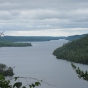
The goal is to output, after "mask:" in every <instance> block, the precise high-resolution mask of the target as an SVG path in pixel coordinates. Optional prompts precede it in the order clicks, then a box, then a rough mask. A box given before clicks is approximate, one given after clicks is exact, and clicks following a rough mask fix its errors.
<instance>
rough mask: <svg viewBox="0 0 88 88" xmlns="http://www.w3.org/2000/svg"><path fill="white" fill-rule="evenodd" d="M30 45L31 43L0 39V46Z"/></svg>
mask: <svg viewBox="0 0 88 88" xmlns="http://www.w3.org/2000/svg"><path fill="white" fill-rule="evenodd" d="M24 46H32V44H31V43H15V42H2V41H0V47H24Z"/></svg>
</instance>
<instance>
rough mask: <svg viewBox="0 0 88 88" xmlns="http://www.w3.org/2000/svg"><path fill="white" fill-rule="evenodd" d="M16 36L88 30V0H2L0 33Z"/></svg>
mask: <svg viewBox="0 0 88 88" xmlns="http://www.w3.org/2000/svg"><path fill="white" fill-rule="evenodd" d="M2 31H4V34H5V35H12V36H69V35H76V34H85V33H88V0H0V32H2Z"/></svg>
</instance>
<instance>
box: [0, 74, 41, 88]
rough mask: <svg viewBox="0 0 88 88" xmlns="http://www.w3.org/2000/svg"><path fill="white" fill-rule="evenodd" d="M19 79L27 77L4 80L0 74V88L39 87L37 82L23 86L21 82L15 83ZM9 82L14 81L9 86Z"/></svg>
mask: <svg viewBox="0 0 88 88" xmlns="http://www.w3.org/2000/svg"><path fill="white" fill-rule="evenodd" d="M19 78H23V79H27V77H14V78H12V79H10V80H6V79H5V77H4V76H3V75H1V74H0V88H28V86H29V88H34V87H35V86H39V85H41V83H40V82H38V81H37V82H34V83H31V84H27V85H24V86H23V85H22V82H19V81H17V79H19ZM31 79H32V78H31ZM33 79H34V78H33ZM11 80H14V84H13V85H11ZM34 80H37V79H34Z"/></svg>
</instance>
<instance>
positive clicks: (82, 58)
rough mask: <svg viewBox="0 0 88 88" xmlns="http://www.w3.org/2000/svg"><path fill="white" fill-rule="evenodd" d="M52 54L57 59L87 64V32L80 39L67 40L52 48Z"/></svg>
mask: <svg viewBox="0 0 88 88" xmlns="http://www.w3.org/2000/svg"><path fill="white" fill-rule="evenodd" d="M53 55H55V56H56V58H58V59H63V60H67V61H71V62H76V63H82V64H88V34H87V35H86V36H85V37H83V38H80V39H77V40H73V41H69V42H68V43H67V44H63V46H62V47H59V48H57V49H56V50H54V52H53Z"/></svg>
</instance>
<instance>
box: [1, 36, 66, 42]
mask: <svg viewBox="0 0 88 88" xmlns="http://www.w3.org/2000/svg"><path fill="white" fill-rule="evenodd" d="M63 38H65V37H51V36H50V37H49V36H4V37H0V41H9V42H25V41H30V42H31V41H50V40H58V39H63Z"/></svg>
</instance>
